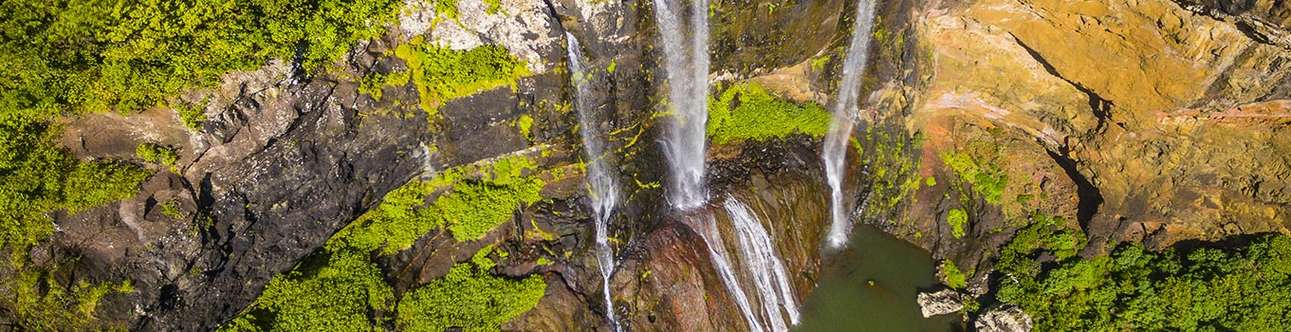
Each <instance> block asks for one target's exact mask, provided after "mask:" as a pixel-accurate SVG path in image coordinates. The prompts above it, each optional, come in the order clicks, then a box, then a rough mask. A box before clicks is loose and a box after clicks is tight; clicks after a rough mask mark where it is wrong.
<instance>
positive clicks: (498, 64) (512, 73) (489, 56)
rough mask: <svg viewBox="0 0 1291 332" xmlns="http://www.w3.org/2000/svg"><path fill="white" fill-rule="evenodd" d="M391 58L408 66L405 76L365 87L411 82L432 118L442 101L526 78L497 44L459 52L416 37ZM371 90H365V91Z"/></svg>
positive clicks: (381, 79)
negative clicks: (394, 57) (399, 60)
mask: <svg viewBox="0 0 1291 332" xmlns="http://www.w3.org/2000/svg"><path fill="white" fill-rule="evenodd" d="M440 2H442V1H440ZM438 6H439V5H438V2H437V4H436V7H437V8H438ZM395 56H398V57H399V58H400V59H403V61H404V63H406V64H407V65H408V72H407V74H403V73H396V74H387V75H385V76H384V77H379V78H374V79H373V81H374V82H373V83H370V84H369V85H371V86H389V85H403V84H407V83H408V81H409V80H411V81H412V83H413V84H414V85H415V86H416V87H417V93H418V96H419V99H420V101H421V107H422V109H423V110H425V111H426V112H427V113H429V114H430V115H431V116H432V118H433V116H434V115H435V114H436V110H438V109H439V106H440V105H441V104H443V103H444V102H445V101H448V100H452V99H454V98H460V97H465V96H469V95H472V94H475V93H478V92H481V91H486V90H490V89H493V88H497V87H501V86H508V85H509V86H511V87H512V88H515V84H516V81H517V80H519V79H520V78H521V77H524V76H525V75H529V69H528V67H525V65H524V63H523V62H522V61H520V60H518V59H516V58H515V56H512V55H511V53H510V52H508V51H507V50H506V49H505V48H502V47H501V46H497V45H484V46H480V47H476V48H472V49H469V50H463V51H459V50H453V49H449V48H447V47H441V46H438V45H433V44H431V43H427V42H425V40H424V39H422V38H421V37H417V38H414V39H413V40H412V41H410V42H408V43H404V44H401V45H399V47H397V48H395ZM365 84H367V83H365ZM372 90H373V88H372V87H368V88H365V92H369V93H370V91H372Z"/></svg>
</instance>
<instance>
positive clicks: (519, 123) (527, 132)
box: [516, 114, 533, 140]
mask: <svg viewBox="0 0 1291 332" xmlns="http://www.w3.org/2000/svg"><path fill="white" fill-rule="evenodd" d="M516 127H518V128H519V129H520V135H524V138H526V139H530V140H532V139H533V117H531V116H529V115H528V114H523V115H520V118H519V119H516Z"/></svg>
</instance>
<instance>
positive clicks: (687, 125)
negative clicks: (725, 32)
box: [654, 0, 708, 210]
mask: <svg viewBox="0 0 1291 332" xmlns="http://www.w3.org/2000/svg"><path fill="white" fill-rule="evenodd" d="M669 1H678V0H655V1H654V8H655V20H656V23H657V24H658V25H659V36H660V43H661V44H662V45H663V53H664V70H665V72H666V73H667V78H668V102H667V103H668V107H669V110H670V113H671V114H672V117H671V119H670V121H668V127H667V128H666V130H665V133H664V137H663V141H662V145H663V152H664V156H665V157H666V158H667V159H668V167H669V168H670V169H669V172H668V173H669V178H668V202H669V203H670V204H672V206H673V207H675V208H677V209H680V210H689V209H693V208H696V207H699V206H701V205H703V204H704V203H705V202H706V201H708V190H707V189H705V188H704V146H705V144H704V139H705V136H704V134H705V133H704V130H705V124H706V123H707V122H708V0H691V1H692V2H691V6H690V20H689V25H688V26H685V27H688V28H689V30H688V31H683V28H685V27H684V26H683V13H681V12H679V11H678V10H677V8H676V7H674V5H673V4H670V3H669ZM687 36H688V37H690V40H684V37H687Z"/></svg>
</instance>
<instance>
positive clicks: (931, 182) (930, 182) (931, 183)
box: [923, 176, 937, 187]
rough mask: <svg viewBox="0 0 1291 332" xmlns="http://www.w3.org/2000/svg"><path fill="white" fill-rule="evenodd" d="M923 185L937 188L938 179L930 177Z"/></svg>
mask: <svg viewBox="0 0 1291 332" xmlns="http://www.w3.org/2000/svg"><path fill="white" fill-rule="evenodd" d="M923 184H924V185H926V186H929V187H932V186H935V185H937V178H935V177H931V176H929V177H927V178H925V179H924V180H923Z"/></svg>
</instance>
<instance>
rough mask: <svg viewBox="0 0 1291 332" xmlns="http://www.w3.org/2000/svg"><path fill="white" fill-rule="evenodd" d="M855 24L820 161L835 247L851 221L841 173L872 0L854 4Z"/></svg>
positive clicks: (863, 61)
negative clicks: (822, 167)
mask: <svg viewBox="0 0 1291 332" xmlns="http://www.w3.org/2000/svg"><path fill="white" fill-rule="evenodd" d="M855 19H856V23H855V25H854V28H853V30H852V40H851V45H850V46H848V48H847V58H846V59H845V60H844V61H843V75H842V77H841V79H840V83H839V85H838V95H837V96H835V98H834V105H833V106H834V107H833V108H834V109H833V112H834V115H833V119H832V121H831V123H830V125H829V132H828V133H827V134H826V135H825V142H824V147H822V149H821V161H822V162H823V163H824V165H825V178H826V179H825V180H826V181H827V182H828V184H829V189H830V211H829V216H830V224H829V234H828V235H827V241H828V242H829V245H830V246H831V247H834V248H838V247H841V246H843V245H844V244H846V243H847V236H848V233H850V231H851V222H850V221H849V218H848V217H847V213H846V212H844V211H845V210H846V208H847V207H846V206H845V205H846V203H845V202H844V200H843V176H844V175H845V174H844V173H846V172H847V169H846V166H845V163H846V159H847V146H848V144H847V143H848V142H847V140H848V139H849V138H851V136H852V127H853V126H855V124H856V112H857V102H858V101H859V100H858V98H859V96H860V88H861V75H863V74H865V65H866V62H867V60H868V59H867V57H868V56H869V49H870V29H871V27H872V24H873V21H874V0H860V1H859V2H858V3H857V4H856V17H855Z"/></svg>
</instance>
